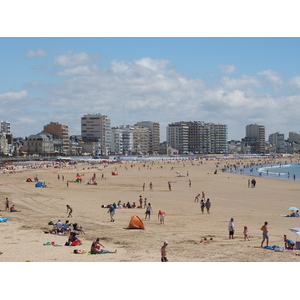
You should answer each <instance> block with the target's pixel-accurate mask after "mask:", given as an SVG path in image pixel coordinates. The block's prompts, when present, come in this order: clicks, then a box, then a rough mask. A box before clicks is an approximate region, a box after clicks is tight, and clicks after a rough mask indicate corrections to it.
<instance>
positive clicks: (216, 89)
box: [0, 19, 300, 141]
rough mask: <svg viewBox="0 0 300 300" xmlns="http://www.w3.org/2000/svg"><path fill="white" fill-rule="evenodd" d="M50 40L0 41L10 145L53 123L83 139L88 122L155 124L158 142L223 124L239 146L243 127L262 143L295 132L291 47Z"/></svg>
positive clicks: (245, 42) (247, 41)
mask: <svg viewBox="0 0 300 300" xmlns="http://www.w3.org/2000/svg"><path fill="white" fill-rule="evenodd" d="M85 20H86V19H85ZM24 24H25V25H26V24H27V23H24ZM30 25H32V24H30ZM35 25H36V24H35ZM35 27H36V28H38V26H35ZM30 28H31V27H30ZM51 30H52V28H51V29H50V33H51ZM29 32H30V30H29ZM57 32H58V31H54V34H53V35H51V34H50V35H49V33H48V31H45V34H44V35H43V34H40V32H35V31H34V32H33V34H26V33H27V31H25V33H23V32H22V34H19V35H18V31H16V32H15V31H12V33H11V34H10V33H9V32H8V34H2V36H1V37H0V44H1V47H0V71H1V72H0V73H1V80H0V103H1V107H0V120H3V121H9V122H10V123H11V132H12V134H13V135H14V136H15V137H25V136H29V135H31V134H36V133H38V132H40V131H42V130H43V126H44V125H46V124H48V123H50V122H59V123H62V124H67V125H69V133H70V134H80V133H81V117H82V116H83V115H84V114H91V113H100V114H104V115H108V116H109V117H110V118H111V125H112V126H114V127H116V126H120V125H127V124H128V125H134V124H135V123H136V122H139V121H154V122H159V123H160V126H161V141H164V140H165V138H166V126H167V125H168V124H170V123H172V122H178V121H204V122H207V123H210V122H212V123H221V124H226V125H228V140H232V139H235V140H240V139H242V138H243V137H245V127H246V125H248V124H260V125H264V126H265V127H266V139H267V138H268V135H269V134H271V133H274V132H277V131H278V132H280V133H284V134H285V137H286V138H287V136H288V133H289V132H290V131H295V132H299V131H300V124H299V113H300V106H299V103H300V68H299V53H300V39H299V38H298V37H284V36H283V37H276V36H271V35H270V37H264V36H262V37H260V36H255V35H254V36H253V37H252V36H245V37H243V35H242V36H230V35H227V36H226V34H225V37H221V36H222V34H220V35H219V36H214V33H215V32H213V34H211V36H210V35H209V34H208V36H181V35H178V36H176V31H175V34H174V33H171V34H170V35H169V36H167V35H165V36H158V35H157V34H154V37H153V36H151V35H150V36H146V34H145V36H144V37H143V34H140V35H137V36H134V34H133V36H130V35H127V36H128V37H127V36H126V34H125V36H124V37H122V36H121V34H120V36H118V35H115V32H113V34H111V35H110V34H109V33H108V35H107V36H105V35H102V36H91V37H88V36H84V35H83V36H82V37H79V36H78V37H77V36H76V34H74V32H72V31H71V33H70V34H69V36H68V35H64V31H62V35H63V36H59V34H57ZM91 32H93V31H91ZM117 32H118V31H117ZM192 32H193V31H192ZM263 32H264V31H263ZM78 33H80V31H78ZM142 33H143V31H142ZM145 33H148V32H147V31H145ZM154 33H157V31H154ZM179 33H181V31H178V34H179ZM163 34H164V31H163ZM74 35H75V36H74ZM23 36H24V37H23ZM179 36H181V37H179Z"/></svg>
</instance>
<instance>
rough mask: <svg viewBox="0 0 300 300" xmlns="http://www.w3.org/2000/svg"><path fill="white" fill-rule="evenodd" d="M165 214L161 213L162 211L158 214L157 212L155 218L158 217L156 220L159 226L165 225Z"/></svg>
mask: <svg viewBox="0 0 300 300" xmlns="http://www.w3.org/2000/svg"><path fill="white" fill-rule="evenodd" d="M165 215H166V214H165V212H164V211H162V210H160V211H159V212H158V215H157V217H158V219H159V221H160V224H165Z"/></svg>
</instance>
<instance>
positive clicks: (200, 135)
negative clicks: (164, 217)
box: [0, 114, 300, 156]
mask: <svg viewBox="0 0 300 300" xmlns="http://www.w3.org/2000/svg"><path fill="white" fill-rule="evenodd" d="M0 130H1V131H0V153H1V154H2V155H3V154H4V155H7V154H9V155H11V154H16V155H18V154H39V155H68V156H69V155H85V154H90V155H95V156H98V155H99V156H108V155H148V154H151V155H158V154H163V155H177V154H196V155H197V154H199V155H202V154H234V153H244V154H245V153H246V154H249V153H258V154H266V153H295V152H299V150H300V134H298V133H295V132H290V133H289V137H288V139H287V140H285V139H284V134H281V133H279V132H276V133H272V134H270V135H269V139H268V140H267V141H266V139H265V126H263V125H257V124H251V125H247V126H246V136H245V138H243V139H241V141H228V138H227V136H228V127H227V125H225V124H215V123H205V122H202V121H188V122H184V121H180V122H174V123H171V124H168V125H167V127H166V141H165V142H163V143H161V142H160V124H159V123H158V122H151V121H142V122H137V123H136V124H134V125H122V126H119V127H111V120H110V118H109V117H108V116H107V115H102V114H87V115H84V116H82V117H81V134H80V135H71V136H70V135H69V126H68V125H65V124H59V123H57V122H51V123H49V124H47V125H45V126H44V128H43V130H42V131H41V132H39V133H37V134H33V135H30V136H28V137H25V138H14V137H13V136H12V134H11V132H10V123H9V122H7V121H0Z"/></svg>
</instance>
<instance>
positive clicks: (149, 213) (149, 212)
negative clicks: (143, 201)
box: [145, 203, 153, 220]
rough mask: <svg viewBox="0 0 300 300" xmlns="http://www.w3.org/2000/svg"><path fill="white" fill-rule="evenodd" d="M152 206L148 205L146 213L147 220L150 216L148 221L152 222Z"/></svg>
mask: <svg viewBox="0 0 300 300" xmlns="http://www.w3.org/2000/svg"><path fill="white" fill-rule="evenodd" d="M152 210H153V209H152V206H151V203H148V205H147V208H146V212H145V215H146V216H145V220H146V219H147V216H148V219H149V220H150V215H151V212H152Z"/></svg>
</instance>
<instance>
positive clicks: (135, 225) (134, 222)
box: [127, 216, 145, 229]
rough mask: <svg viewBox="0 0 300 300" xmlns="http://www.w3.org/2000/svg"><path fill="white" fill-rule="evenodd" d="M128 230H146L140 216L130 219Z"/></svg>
mask: <svg viewBox="0 0 300 300" xmlns="http://www.w3.org/2000/svg"><path fill="white" fill-rule="evenodd" d="M127 229H145V227H144V223H143V221H142V220H141V219H140V218H139V217H138V216H133V217H131V219H130V222H129V225H128V227H127Z"/></svg>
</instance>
